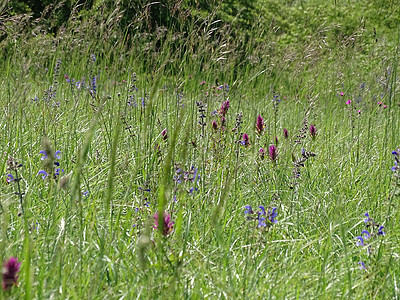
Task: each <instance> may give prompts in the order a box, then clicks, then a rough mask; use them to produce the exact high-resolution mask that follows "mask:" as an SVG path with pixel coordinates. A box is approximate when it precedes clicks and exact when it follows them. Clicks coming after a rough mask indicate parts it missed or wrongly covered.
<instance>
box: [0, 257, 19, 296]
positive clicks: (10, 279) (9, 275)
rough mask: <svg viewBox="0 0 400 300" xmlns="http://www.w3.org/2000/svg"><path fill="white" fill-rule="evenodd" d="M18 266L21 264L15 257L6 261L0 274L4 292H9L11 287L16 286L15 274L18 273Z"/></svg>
mask: <svg viewBox="0 0 400 300" xmlns="http://www.w3.org/2000/svg"><path fill="white" fill-rule="evenodd" d="M20 266H21V263H20V262H18V259H17V258H16V257H11V258H9V259H8V260H7V261H6V263H5V264H4V268H3V272H2V279H3V289H4V290H9V289H10V288H12V286H13V285H17V280H18V276H17V273H18V272H19V267H20Z"/></svg>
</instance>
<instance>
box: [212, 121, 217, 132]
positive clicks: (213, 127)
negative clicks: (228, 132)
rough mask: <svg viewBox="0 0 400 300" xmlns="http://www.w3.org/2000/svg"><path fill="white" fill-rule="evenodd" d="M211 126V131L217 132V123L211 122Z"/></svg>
mask: <svg viewBox="0 0 400 300" xmlns="http://www.w3.org/2000/svg"><path fill="white" fill-rule="evenodd" d="M211 126H212V129H214V130H217V129H218V124H217V121H212V123H211Z"/></svg>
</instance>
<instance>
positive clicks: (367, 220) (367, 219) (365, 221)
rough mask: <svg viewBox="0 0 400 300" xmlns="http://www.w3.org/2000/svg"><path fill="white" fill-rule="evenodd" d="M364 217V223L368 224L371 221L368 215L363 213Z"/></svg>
mask: <svg viewBox="0 0 400 300" xmlns="http://www.w3.org/2000/svg"><path fill="white" fill-rule="evenodd" d="M364 216H366V217H367V218H366V219H365V220H364V223H368V222H369V221H372V219H371V218H370V217H369V213H365V214H364Z"/></svg>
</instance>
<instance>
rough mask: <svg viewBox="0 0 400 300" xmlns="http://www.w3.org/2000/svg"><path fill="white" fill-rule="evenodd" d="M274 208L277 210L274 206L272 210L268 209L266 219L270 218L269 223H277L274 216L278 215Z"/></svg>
mask: <svg viewBox="0 0 400 300" xmlns="http://www.w3.org/2000/svg"><path fill="white" fill-rule="evenodd" d="M276 210H277V208H276V207H274V208H272V211H271V210H268V219H269V220H270V222H271V223H278V221H277V220H275V218H276V217H277V216H278V213H277V212H276Z"/></svg>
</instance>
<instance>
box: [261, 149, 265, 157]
mask: <svg viewBox="0 0 400 300" xmlns="http://www.w3.org/2000/svg"><path fill="white" fill-rule="evenodd" d="M264 156H265V150H264V149H263V148H260V157H261V159H264Z"/></svg>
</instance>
